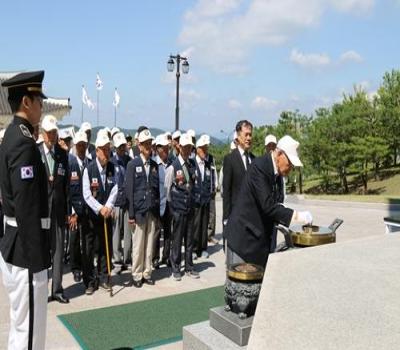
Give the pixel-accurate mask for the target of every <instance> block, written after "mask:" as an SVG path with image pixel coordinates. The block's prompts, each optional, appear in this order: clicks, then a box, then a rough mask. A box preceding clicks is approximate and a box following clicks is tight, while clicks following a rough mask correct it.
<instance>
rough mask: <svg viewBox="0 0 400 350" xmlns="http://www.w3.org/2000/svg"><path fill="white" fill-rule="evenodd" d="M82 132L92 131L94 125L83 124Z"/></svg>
mask: <svg viewBox="0 0 400 350" xmlns="http://www.w3.org/2000/svg"><path fill="white" fill-rule="evenodd" d="M80 130H82V131H88V130H92V125H90V123H89V122H83V123H82V125H81V128H80Z"/></svg>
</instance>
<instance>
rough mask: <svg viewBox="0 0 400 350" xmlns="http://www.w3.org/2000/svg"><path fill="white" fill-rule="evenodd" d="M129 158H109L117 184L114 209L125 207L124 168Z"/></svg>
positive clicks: (115, 156)
mask: <svg viewBox="0 0 400 350" xmlns="http://www.w3.org/2000/svg"><path fill="white" fill-rule="evenodd" d="M130 160H131V158H130V157H129V156H128V155H126V154H125V155H124V156H123V157H122V158H120V157H118V156H117V155H116V154H115V155H114V156H113V157H112V158H111V162H112V163H113V164H114V166H115V177H116V181H117V183H118V195H117V199H116V201H115V206H116V207H125V205H126V195H125V186H124V182H125V174H126V167H127V165H128V162H129V161H130Z"/></svg>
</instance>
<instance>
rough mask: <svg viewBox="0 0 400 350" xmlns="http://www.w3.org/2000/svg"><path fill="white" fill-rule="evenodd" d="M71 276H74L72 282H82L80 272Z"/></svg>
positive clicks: (75, 272)
mask: <svg viewBox="0 0 400 350" xmlns="http://www.w3.org/2000/svg"><path fill="white" fill-rule="evenodd" d="M72 274H73V275H74V281H75V282H76V283H79V282H80V281H81V280H82V275H81V272H80V271H74V272H73V273H72Z"/></svg>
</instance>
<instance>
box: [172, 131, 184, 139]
mask: <svg viewBox="0 0 400 350" xmlns="http://www.w3.org/2000/svg"><path fill="white" fill-rule="evenodd" d="M181 135H182V133H181V132H180V131H179V130H176V131H174V133H173V134H172V139H173V140H175V139H178V138H179V137H181Z"/></svg>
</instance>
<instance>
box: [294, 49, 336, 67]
mask: <svg viewBox="0 0 400 350" xmlns="http://www.w3.org/2000/svg"><path fill="white" fill-rule="evenodd" d="M289 59H290V61H291V62H293V63H295V64H297V65H299V66H302V67H306V68H319V67H324V66H328V65H330V64H331V59H330V57H329V56H328V55H327V54H325V53H323V54H321V53H309V54H305V53H302V52H300V51H298V50H297V49H293V50H292V52H291V53H290V58H289Z"/></svg>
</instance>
